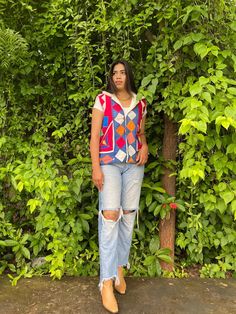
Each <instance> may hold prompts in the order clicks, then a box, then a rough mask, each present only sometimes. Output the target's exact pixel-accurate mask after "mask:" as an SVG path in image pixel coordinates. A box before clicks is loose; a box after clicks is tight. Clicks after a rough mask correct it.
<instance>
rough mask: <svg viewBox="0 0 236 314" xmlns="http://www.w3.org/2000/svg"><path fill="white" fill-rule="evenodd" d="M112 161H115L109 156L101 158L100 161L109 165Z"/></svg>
mask: <svg viewBox="0 0 236 314" xmlns="http://www.w3.org/2000/svg"><path fill="white" fill-rule="evenodd" d="M112 160H113V158H112V157H111V156H109V155H106V156H104V157H102V158H100V161H103V162H104V164H108V163H109V162H111V161H112Z"/></svg>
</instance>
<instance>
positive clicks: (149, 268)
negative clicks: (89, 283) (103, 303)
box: [0, 0, 236, 283]
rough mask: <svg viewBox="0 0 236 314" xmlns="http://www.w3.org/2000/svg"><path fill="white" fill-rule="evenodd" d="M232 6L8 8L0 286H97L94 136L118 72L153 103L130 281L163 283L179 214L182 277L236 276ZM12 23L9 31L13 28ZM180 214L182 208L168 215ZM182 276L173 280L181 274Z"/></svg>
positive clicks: (1, 13) (30, 2)
mask: <svg viewBox="0 0 236 314" xmlns="http://www.w3.org/2000/svg"><path fill="white" fill-rule="evenodd" d="M235 7H236V6H235V1H233V0H225V1H224V0H221V1H216V0H215V1H202V0H196V1H194V2H193V1H190V0H187V1H186V0H185V1H181V0H177V1H169V2H168V3H167V2H166V1H162V0H159V1H158V0H157V1H151V0H149V1H136V0H132V1H131V0H130V1H118V0H111V1H104V0H103V1H93V0H90V1H88V0H85V1H80V0H76V1H72V0H63V1H62V0H50V1H46V2H40V1H35V0H20V1H14V0H10V1H4V0H3V1H1V3H0V35H1V36H0V69H1V71H0V78H1V80H0V89H1V97H0V128H1V134H0V148H1V151H0V193H1V201H0V217H1V218H0V247H1V250H0V272H1V273H2V272H4V271H5V272H8V273H9V276H11V277H12V280H13V283H16V282H17V280H18V279H19V278H20V277H21V276H32V275H34V274H42V273H50V275H51V276H52V277H53V278H61V276H62V275H64V274H69V275H96V274H97V272H98V246H97V191H96V189H95V188H94V187H93V186H92V184H91V180H90V177H91V165H90V158H89V150H88V147H89V130H90V119H91V108H92V106H93V102H94V99H95V96H96V95H97V93H98V92H99V91H101V90H103V89H105V88H106V76H107V71H108V69H109V65H110V64H111V62H112V61H113V60H114V59H117V58H126V59H128V60H130V62H131V64H132V65H133V68H134V70H135V79H136V83H137V86H139V87H140V88H139V94H138V95H139V96H141V95H144V96H145V97H146V99H147V101H148V119H147V136H148V142H149V150H150V158H149V163H148V165H147V166H146V170H145V179H144V185H143V189H142V198H141V203H140V228H135V233H134V239H133V246H132V252H131V264H132V267H131V270H130V272H131V274H133V275H136V276H138V275H150V276H155V275H158V276H159V275H161V268H160V261H161V260H164V261H168V260H169V259H168V250H165V249H160V244H159V238H158V221H159V219H160V218H163V217H165V216H166V215H168V212H169V210H170V208H171V207H172V208H173V206H175V207H176V206H177V225H176V265H177V266H178V265H179V266H180V267H187V266H191V265H194V264H199V265H201V270H200V274H201V276H206V277H208V276H209V277H225V276H226V275H227V272H231V273H232V274H234V275H235V272H236V255H235V252H236V247H235V243H236V242H235V240H236V232H235V230H236V228H235V219H236V192H235V191H236V178H235V175H236V168H235V164H236V163H235V158H236V157H235V156H236V137H235V128H236V101H235V95H236V87H235V85H236V81H235V69H236V55H235V48H236V47H235V42H236V38H235V30H236V24H235ZM12 16H14V18H12ZM163 113H165V114H168V116H169V117H170V118H172V119H173V121H175V122H176V123H178V126H179V131H178V151H177V156H178V158H177V162H176V163H172V164H170V165H169V167H171V169H173V175H176V178H177V195H176V198H171V197H170V196H169V195H166V194H165V191H164V190H163V189H162V188H161V182H160V179H161V175H162V171H163V159H162V156H161V147H162V134H163ZM173 204H174V205H173ZM176 274H177V272H176Z"/></svg>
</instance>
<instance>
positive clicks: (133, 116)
mask: <svg viewBox="0 0 236 314" xmlns="http://www.w3.org/2000/svg"><path fill="white" fill-rule="evenodd" d="M128 117H129V118H130V120H133V119H134V118H135V117H136V113H135V112H134V111H130V112H129V113H128Z"/></svg>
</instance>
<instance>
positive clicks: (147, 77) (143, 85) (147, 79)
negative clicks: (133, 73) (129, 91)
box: [141, 74, 153, 87]
mask: <svg viewBox="0 0 236 314" xmlns="http://www.w3.org/2000/svg"><path fill="white" fill-rule="evenodd" d="M152 79H153V74H149V75H148V76H146V77H144V79H143V80H142V83H141V86H142V87H146V86H147V85H148V84H149V83H150V82H151V80H152Z"/></svg>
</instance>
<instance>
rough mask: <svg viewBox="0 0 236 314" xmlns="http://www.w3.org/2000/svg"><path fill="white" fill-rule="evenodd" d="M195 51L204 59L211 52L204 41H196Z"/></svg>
mask: <svg viewBox="0 0 236 314" xmlns="http://www.w3.org/2000/svg"><path fill="white" fill-rule="evenodd" d="M193 50H194V52H195V53H196V54H197V55H199V56H200V57H201V59H203V58H204V57H205V56H206V55H207V54H208V52H209V49H208V48H207V46H206V45H204V44H202V43H196V44H195V45H194V47H193Z"/></svg>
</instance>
